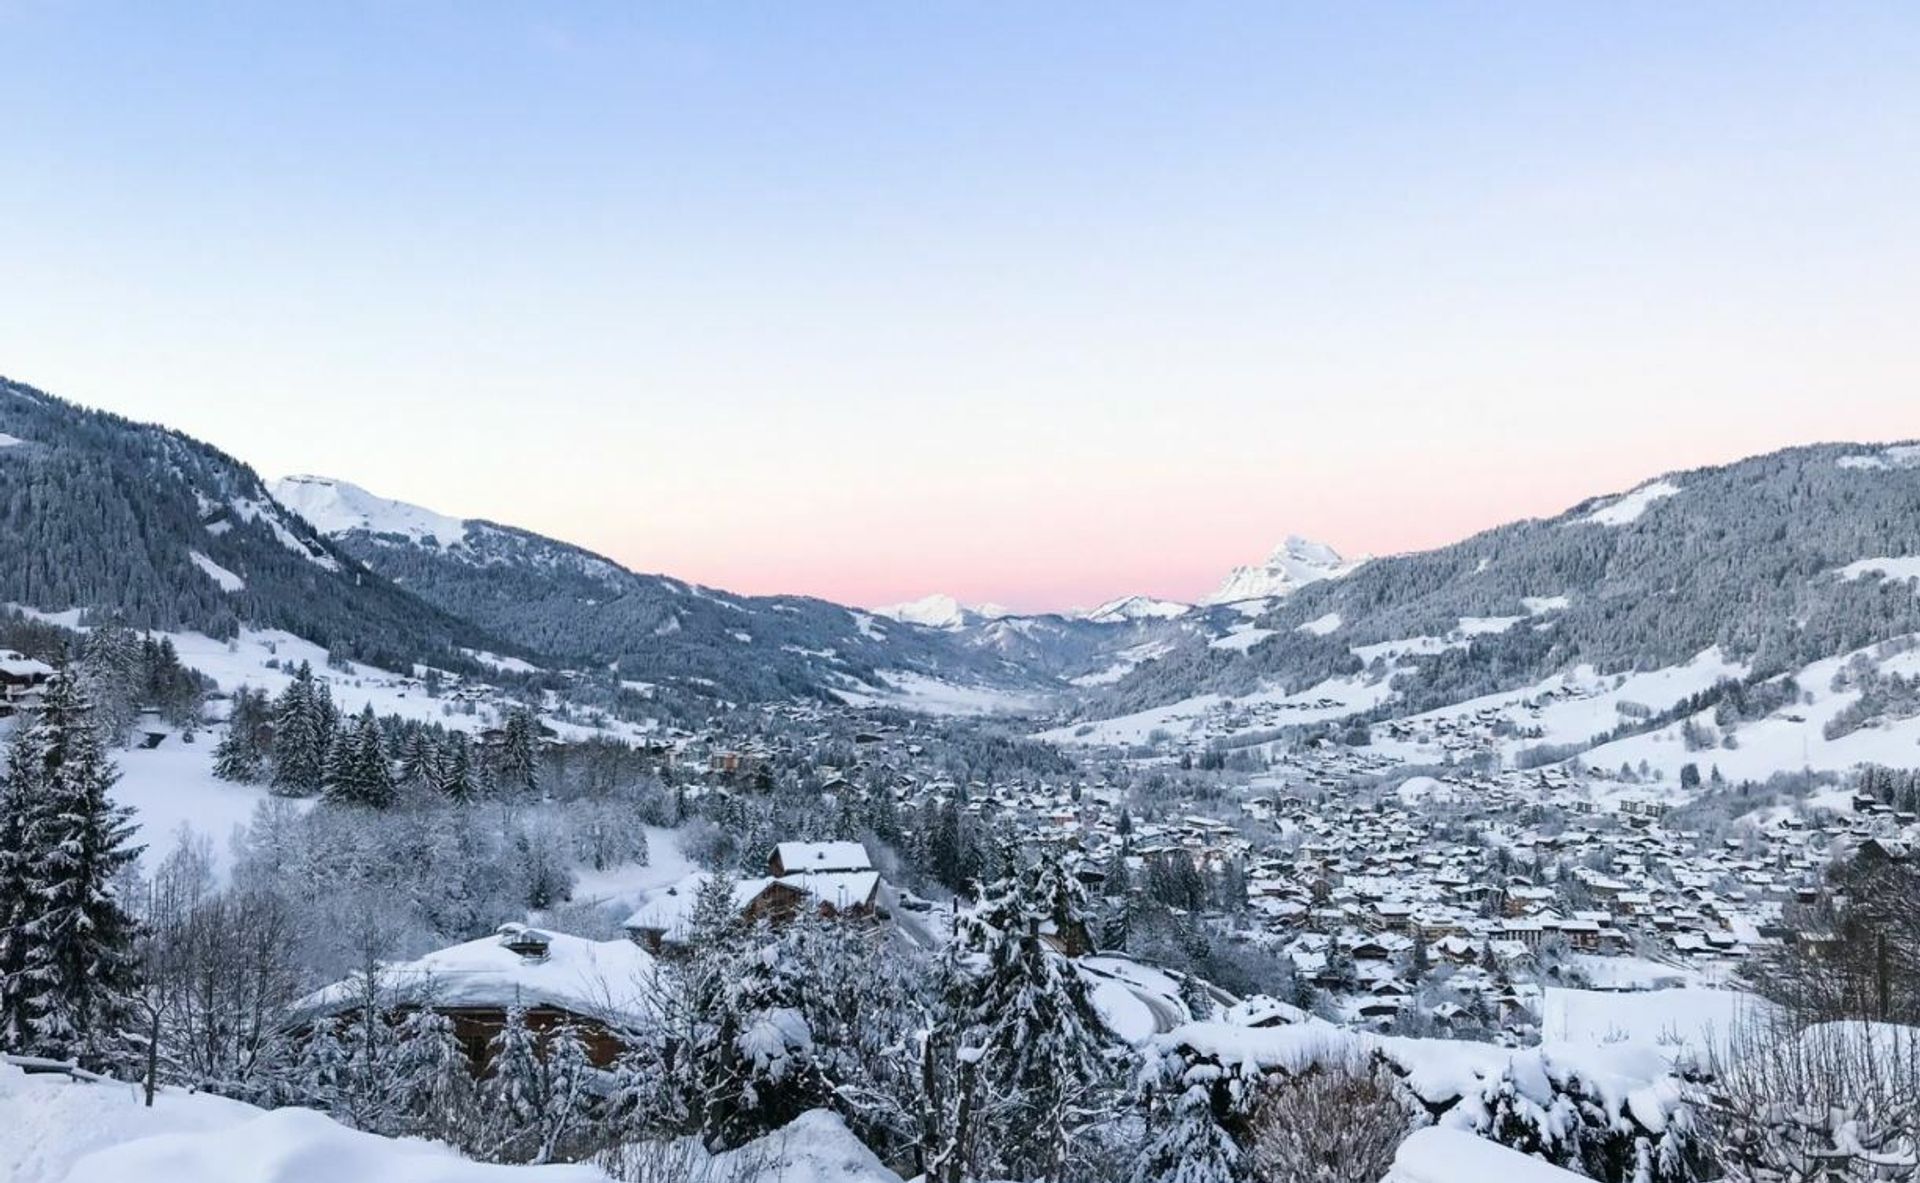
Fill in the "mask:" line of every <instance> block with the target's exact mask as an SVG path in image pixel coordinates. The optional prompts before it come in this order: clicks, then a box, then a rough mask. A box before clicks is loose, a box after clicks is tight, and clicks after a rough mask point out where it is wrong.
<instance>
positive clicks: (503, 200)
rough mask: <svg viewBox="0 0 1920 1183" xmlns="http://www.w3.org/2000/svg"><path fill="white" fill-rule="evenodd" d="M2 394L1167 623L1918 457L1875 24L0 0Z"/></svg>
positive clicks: (1896, 22) (1918, 45)
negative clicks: (1272, 594) (1323, 580)
mask: <svg viewBox="0 0 1920 1183" xmlns="http://www.w3.org/2000/svg"><path fill="white" fill-rule="evenodd" d="M0 47H4V50H5V60H6V63H7V64H6V68H5V69H4V70H0V161H4V162H5V165H4V168H3V169H0V374H5V375H6V376H8V377H10V378H13V379H16V380H20V381H25V382H29V383H32V384H33V385H36V386H39V387H41V388H42V389H45V390H48V391H51V392H53V393H55V394H59V395H62V396H64V397H68V398H71V399H74V400H76V401H79V402H83V403H87V404H90V405H95V406H100V407H105V408H108V409H111V410H114V411H118V412H121V413H123V414H127V415H131V416H134V417H136V418H141V419H149V420H155V421H159V422H164V423H166V424H168V425H170V426H174V427H177V428H180V429H181V430H184V431H187V432H189V433H190V434H193V435H195V436H198V437H200V438H203V439H206V440H208V441H210V442H212V443H215V444H217V445H219V446H220V447H222V448H224V449H226V450H227V451H229V452H231V453H233V454H235V455H237V456H240V457H241V458H243V459H245V460H247V461H248V462H249V463H251V464H252V465H253V466H254V467H255V468H257V469H258V470H259V471H260V472H261V473H262V474H263V475H266V476H269V477H271V476H277V475H282V474H288V473H305V472H312V473H321V474H325V475H330V476H337V477H342V478H345V479H347V480H351V481H354V482H355V483H358V484H360V485H363V486H365V487H367V488H369V489H371V490H373V491H374V492H377V493H379V494H381V495H383V496H389V497H396V498H400V499H402V500H406V501H411V502H415V503H419V504H422V505H426V506H430V507H432V508H435V509H438V510H442V511H444V512H449V513H455V514H460V515H463V516H475V517H487V518H491V519H494V520H498V521H504V522H508V523H511V524H515V525H520V526H525V527H527V528H530V529H534V530H538V531H541V532H543V533H548V534H552V535H555V536H558V537H561V538H565V539H567V540H569V541H573V542H577V543H580V544H582V545H585V546H589V547H591V548H593V549H595V550H599V551H601V552H603V553H606V554H608V555H611V556H613V557H615V558H617V559H619V560H621V561H623V562H625V563H627V564H628V565H630V566H632V567H635V568H636V569H640V570H647V571H664V572H669V573H672V574H675V575H677V576H680V577H682V578H687V579H694V580H698V581H700V582H703V583H707V584H711V585H714V586H719V587H725V588H729V589H733V590H737V591H742V592H776V591H778V592H805V593H811V594H817V595H823V596H827V597H829V598H832V599H836V600H839V601H842V602H847V603H854V604H877V603H884V602H888V601H893V600H901V599H908V598H912V597H916V596H919V595H922V594H925V593H928V592H932V591H942V592H947V593H950V594H954V595H956V596H959V597H960V598H962V599H965V600H974V601H995V602H999V603H1002V604H1007V605H1011V606H1013V607H1017V608H1029V609H1044V608H1060V607H1065V606H1070V605H1084V604H1092V603H1097V602H1100V601H1102V600H1105V599H1108V598H1111V597H1113V596H1117V595H1120V594H1123V593H1133V592H1139V593H1146V594H1154V595H1164V596H1173V597H1183V598H1191V597H1195V596H1198V595H1200V594H1203V593H1204V592H1205V591H1207V590H1209V589H1210V588H1211V587H1212V586H1213V585H1214V584H1216V583H1217V582H1218V581H1219V580H1220V578H1221V577H1222V576H1223V575H1224V573H1225V571H1226V569H1227V568H1228V567H1230V566H1232V565H1235V564H1240V563H1249V562H1254V561H1256V560H1258V559H1259V558H1261V557H1262V556H1263V555H1264V554H1265V553H1266V552H1267V551H1269V550H1270V549H1271V548H1272V547H1273V546H1274V545H1275V544H1276V543H1278V542H1279V541H1280V539H1281V538H1282V537H1284V536H1285V535H1287V534H1289V533H1297V534H1303V535H1307V536H1310V537H1313V538H1317V539H1321V540H1324V541H1326V542H1328V543H1331V544H1332V545H1334V546H1336V547H1338V548H1339V549H1341V550H1342V551H1344V552H1347V553H1349V554H1357V553H1374V554H1382V553H1390V552H1395V551H1402V550H1409V549H1417V548H1423V547H1430V546H1435V545H1440V544H1443V543H1446V542H1449V541H1452V540H1454V539H1457V538H1460V537H1463V536H1465V535H1467V534H1470V533H1472V532H1474V531H1476V530H1478V529H1482V528H1485V527H1488V526H1491V525H1494V524H1497V523H1499V522H1502V521H1506V520H1510V519H1512V518H1516V517H1521V516H1529V515H1541V514H1550V513H1555V512H1558V511H1559V510H1561V509H1564V508H1566V507H1568V506H1569V505H1572V504H1573V503H1575V502H1577V501H1579V500H1581V499H1583V498H1585V497H1587V496H1590V495H1593V494H1598V493H1604V492H1610V491H1618V490H1622V489H1625V488H1629V487H1631V486H1632V485H1634V484H1636V483H1638V482H1640V481H1642V480H1644V479H1646V478H1647V477H1650V476H1652V475H1655V474H1657V473H1661V472H1664V471H1668V470H1672V469H1677V468H1685V467H1690V466H1695V465H1700V464H1707V463H1715V462H1721V461H1726V460H1731V459H1735V458H1737V457H1740V456H1742V455H1748V454H1752V453H1755V452H1761V451H1766V450H1770V449H1773V448H1777V447H1781V446H1786V445H1790V444H1795V443H1806V442H1811V441H1816V440H1836V439H1858V440H1885V439H1896V438H1911V437H1916V436H1920V391H1916V389H1915V386H1916V383H1915V378H1916V375H1920V330H1917V329H1916V327H1915V326H1916V324H1920V6H1915V5H1912V4H1905V3H1902V4H1884V5H1853V4H1846V3H1822V4H1804V5H1786V4H1773V3H1765V2H1758V0H1742V2H1739V3H1710V2H1699V3H1688V4H1684V5H1675V4H1669V3H1616V4H1581V5H1571V4H1558V3H1549V2H1538V3H1534V2H1529V3H1510V4H1502V3H1484V2H1475V3H1466V4H1444V3H1436V4H1422V5H1395V4H1376V3H1355V4H1288V3H1274V2H1271V0H1262V2H1259V3H1246V4H1224V3H1205V2H1201V3H1193V4H1179V5H1167V4H1134V3H1126V2H1116V0H1101V2H1099V3H1069V2H1061V3H1049V4H1041V5H1035V4H1028V3H993V2H981V0H967V2H964V3H962V2H954V3H942V2H938V0H915V2H913V3H906V4H902V3H898V2H897V0H875V2H873V3H837V2H832V0H823V2H822V3H810V4H794V3H791V2H790V0H779V2H771V3H764V4H756V3H744V2H743V3H727V4H641V3H633V2H631V0H627V2H622V3H604V4H592V3H564V2H558V3H550V4H542V5H525V4H510V3H489V2H486V0H456V2H444V3H443V2H437V0H388V2H382V3H356V2H354V0H329V2H328V3H324V4H323V3H313V4H293V3H280V4H233V3H224V2H223V3H219V4H199V3H195V2H193V0H170V2H169V3H166V4H153V3H119V4H113V3H90V2H88V0H0Z"/></svg>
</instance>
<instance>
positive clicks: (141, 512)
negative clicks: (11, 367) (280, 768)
mask: <svg viewBox="0 0 1920 1183" xmlns="http://www.w3.org/2000/svg"><path fill="white" fill-rule="evenodd" d="M0 435H3V436H4V437H6V438H7V439H9V440H12V441H14V442H12V443H10V444H8V445H6V446H4V447H0V505H4V506H5V507H6V510H5V513H4V515H0V518H3V521H0V603H15V604H20V605H24V606H26V607H31V608H35V609H41V610H45V611H53V612H59V611H66V610H71V609H80V610H82V611H83V612H84V611H95V612H107V613H111V614H113V615H116V616H118V617H119V618H120V619H122V620H124V621H125V622H126V623H127V624H129V625H132V626H134V627H136V628H156V629H171V630H189V631H194V632H200V633H205V634H207V635H209V636H212V637H216V638H228V637H231V636H233V635H234V634H235V632H236V631H237V630H238V629H239V627H240V626H241V625H242V624H247V625H253V626H256V627H260V628H271V629H283V630H285V631H287V632H290V633H294V634H297V635H299V636H302V637H306V638H309V639H311V640H314V641H317V642H319V643H320V644H322V645H324V646H325V647H326V648H328V649H329V650H330V651H332V652H334V653H336V654H338V655H339V656H341V657H350V658H357V659H361V660H365V661H368V662H370V663H372V664H375V665H380V666H383V667H385V668H390V669H406V668H409V666H410V664H411V663H413V662H426V663H429V664H433V665H437V666H440V667H441V668H443V669H455V670H460V669H467V668H474V669H477V667H473V666H472V662H471V660H470V659H468V658H466V657H465V656H463V654H464V653H465V652H466V651H469V650H486V651H491V652H495V653H500V654H506V655H517V654H519V652H520V651H519V650H518V648H517V647H516V646H514V645H512V644H511V643H509V642H506V641H504V640H502V639H500V638H498V637H496V636H494V635H492V634H490V633H487V632H486V631H485V630H483V629H481V628H478V627H476V626H474V625H473V624H472V623H471V622H469V621H466V620H463V619H460V618H457V617H455V616H453V615H450V614H448V613H447V612H445V611H443V610H441V609H439V608H435V607H433V606H431V605H429V604H427V603H424V602H423V601H421V600H419V599H418V598H417V597H415V596H413V595H412V594H410V593H408V592H406V591H404V590H402V589H400V588H397V587H395V586H394V585H393V584H391V583H390V582H388V581H387V580H385V579H382V578H380V577H378V576H377V575H375V574H374V573H372V572H370V571H368V570H367V569H366V568H364V567H362V566H361V565H360V564H359V563H358V562H356V561H354V560H353V559H352V558H351V557H350V556H349V555H347V554H346V553H345V552H344V551H342V550H341V549H340V548H338V547H336V546H335V545H334V544H333V543H332V542H331V541H329V540H328V539H327V538H326V537H325V536H324V535H323V534H321V533H319V532H317V531H316V530H315V529H314V528H313V527H311V526H310V525H308V523H307V522H306V520H305V519H303V518H302V517H300V516H299V515H297V514H294V513H292V512H289V511H288V510H287V509H286V508H284V507H283V506H282V505H281V504H280V503H279V502H278V501H276V500H275V499H274V497H273V496H272V494H271V493H270V492H269V491H268V489H267V487H266V486H265V484H264V483H262V481H261V480H260V478H259V476H258V475H257V474H255V473H254V471H253V470H252V469H251V468H248V467H247V466H246V465H245V464H244V463H242V462H240V461H239V460H236V459H234V458H233V457H231V456H229V455H227V454H226V453H224V452H222V451H220V450H219V449H217V448H214V447H211V446H209V445H207V444H204V443H202V442H200V441H199V440H195V439H192V438H190V437H188V436H186V435H183V434H181V433H180V432H177V431H172V430H169V429H167V428H165V427H159V426H156V425H153V424H146V423H135V422H133V421H131V420H128V419H123V418H121V417H120V416H118V415H109V414H106V413H104V412H100V411H93V410H88V409H87V408H84V407H79V406H75V405H74V404H72V403H69V402H65V401H63V400H61V399H59V398H56V397H54V396H53V395H51V394H48V393H46V392H45V391H41V390H36V389H34V388H33V387H30V386H26V385H23V384H20V383H15V382H9V381H6V380H5V379H0Z"/></svg>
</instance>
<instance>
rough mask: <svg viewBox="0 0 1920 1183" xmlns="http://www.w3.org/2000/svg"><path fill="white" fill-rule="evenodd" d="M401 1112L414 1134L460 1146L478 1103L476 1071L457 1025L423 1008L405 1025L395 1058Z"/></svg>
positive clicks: (414, 1013)
mask: <svg viewBox="0 0 1920 1183" xmlns="http://www.w3.org/2000/svg"><path fill="white" fill-rule="evenodd" d="M394 1073H395V1076H396V1077H397V1078H398V1079H397V1091H398V1094H399V1099H400V1104H401V1107H402V1111H403V1112H404V1113H405V1114H406V1115H407V1117H408V1119H409V1122H410V1123H411V1125H412V1128H413V1130H414V1132H415V1133H418V1134H420V1135H422V1136H424V1137H428V1138H438V1139H441V1140H443V1141H447V1142H453V1143H456V1144H458V1143H460V1142H462V1141H464V1139H465V1137H466V1133H467V1131H466V1129H465V1124H466V1117H467V1113H468V1109H469V1108H470V1106H471V1105H472V1103H473V1097H474V1087H473V1070H472V1068H471V1066H470V1065H469V1064H468V1062H467V1054H466V1049H465V1048H464V1047H462V1046H461V1043H460V1038H459V1036H458V1035H457V1034H456V1033H455V1031H454V1026H453V1020H452V1019H450V1018H448V1017H447V1016H446V1015H444V1014H441V1013H440V1012H439V1011H436V1010H434V1009H432V1008H431V1007H424V1006H423V1007H421V1008H419V1009H418V1010H415V1011H413V1012H412V1013H411V1014H409V1015H407V1017H406V1018H405V1019H404V1020H402V1022H401V1024H400V1032H399V1044H398V1047H397V1048H396V1049H395V1054H394Z"/></svg>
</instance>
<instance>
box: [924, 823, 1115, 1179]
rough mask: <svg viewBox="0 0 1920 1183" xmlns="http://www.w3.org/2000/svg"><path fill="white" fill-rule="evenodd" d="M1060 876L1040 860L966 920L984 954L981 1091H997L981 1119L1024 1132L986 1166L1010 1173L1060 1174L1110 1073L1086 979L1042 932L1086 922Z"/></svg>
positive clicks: (976, 1006)
mask: <svg viewBox="0 0 1920 1183" xmlns="http://www.w3.org/2000/svg"><path fill="white" fill-rule="evenodd" d="M1062 878H1063V877H1062V876H1061V875H1060V874H1059V873H1058V872H1057V871H1055V870H1049V869H1047V868H1046V867H1045V866H1044V860H1043V865H1042V867H1041V868H1038V869H1036V872H1035V874H1034V876H1033V878H1032V879H1031V880H1030V881H1029V882H1027V883H1025V884H1022V883H1020V882H1019V881H1017V880H1002V881H1001V882H999V883H998V884H996V885H995V886H994V888H993V889H992V890H991V891H989V892H988V893H987V894H986V896H985V898H983V899H982V901H981V903H980V905H979V906H978V907H977V908H976V909H974V911H973V912H972V913H971V914H970V915H969V916H968V917H966V918H965V919H964V921H963V925H962V927H963V931H964V933H965V939H966V940H968V942H969V943H970V944H973V945H974V946H975V947H977V948H982V947H983V948H984V949H985V951H986V953H987V966H986V969H985V971H984V972H983V974H982V975H981V977H980V979H979V981H978V983H977V985H976V989H975V994H974V997H973V1000H972V1014H971V1019H972V1023H973V1025H975V1026H977V1027H978V1029H979V1030H980V1032H981V1036H980V1049H981V1056H980V1065H979V1083H980V1087H981V1091H982V1094H983V1095H984V1096H987V1097H991V1098H993V1099H994V1111H993V1112H992V1113H990V1114H989V1113H983V1114H982V1116H983V1118H985V1119H986V1120H985V1123H984V1124H985V1125H986V1126H987V1127H988V1128H992V1129H995V1130H1001V1131H1008V1132H1012V1131H1018V1136H1017V1137H1015V1138H1008V1139H1006V1140H1005V1141H1004V1142H1002V1143H1001V1144H1000V1145H998V1146H997V1147H996V1148H995V1149H996V1150H997V1154H996V1155H995V1156H994V1157H993V1161H990V1162H988V1163H986V1164H983V1165H984V1166H985V1167H986V1169H988V1170H991V1171H994V1172H996V1173H997V1174H999V1175H1003V1176H1005V1177H1017V1178H1033V1177H1041V1178H1045V1179H1049V1180H1055V1179H1058V1178H1060V1176H1061V1174H1062V1172H1063V1171H1064V1170H1065V1168H1066V1165H1067V1159H1068V1156H1069V1154H1070V1152H1071V1148H1072V1147H1071V1144H1072V1142H1073V1139H1074V1138H1075V1137H1076V1136H1077V1134H1078V1132H1079V1129H1078V1127H1079V1124H1080V1122H1081V1119H1082V1118H1083V1117H1084V1116H1085V1115H1086V1113H1088V1112H1089V1111H1093V1110H1098V1109H1099V1108H1101V1101H1102V1099H1103V1098H1102V1094H1103V1093H1105V1092H1106V1090H1107V1089H1108V1088H1109V1087H1110V1085H1111V1081H1112V1075H1113V1074H1112V1071H1111V1068H1110V1066H1109V1065H1108V1063H1107V1061H1106V1050H1107V1045H1106V1039H1105V1036H1104V1028H1103V1026H1102V1024H1101V1021H1100V1018H1099V1016H1098V1014H1097V1013H1096V1012H1095V1011H1094V1009H1093V1003H1092V1001H1091V999H1090V998H1089V996H1088V992H1087V987H1086V983H1085V982H1084V981H1083V980H1082V979H1081V977H1080V974H1079V972H1078V971H1077V970H1076V969H1075V968H1074V967H1073V965H1072V963H1071V962H1069V961H1068V960H1066V959H1065V958H1064V957H1061V956H1059V955H1058V954H1056V953H1055V952H1054V951H1053V950H1052V949H1051V948H1049V947H1048V944H1047V942H1046V940H1044V939H1043V937H1042V929H1043V926H1051V925H1056V924H1058V923H1059V922H1060V920H1061V919H1062V918H1064V919H1065V920H1066V921H1067V922H1068V923H1069V924H1071V925H1078V924H1080V923H1081V919H1080V917H1079V915H1078V914H1077V913H1075V912H1073V911H1071V910H1068V911H1067V912H1066V913H1065V914H1064V917H1063V916H1062V915H1060V914H1058V912H1057V909H1058V908H1059V906H1060V904H1059V902H1060V900H1061V898H1062V895H1063V894H1065V895H1066V896H1068V897H1069V898H1070V897H1071V892H1070V891H1067V890H1066V889H1064V888H1063V887H1062V885H1061V879H1062ZM1042 888H1044V894H1042V891H1041V889H1042ZM977 1165H982V1164H977Z"/></svg>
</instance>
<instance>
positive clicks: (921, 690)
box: [834, 670, 1043, 715]
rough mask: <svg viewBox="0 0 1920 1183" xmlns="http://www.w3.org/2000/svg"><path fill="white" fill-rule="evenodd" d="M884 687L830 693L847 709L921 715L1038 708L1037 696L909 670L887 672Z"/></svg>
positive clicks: (1008, 711) (1017, 710)
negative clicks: (873, 708)
mask: <svg viewBox="0 0 1920 1183" xmlns="http://www.w3.org/2000/svg"><path fill="white" fill-rule="evenodd" d="M881 676H882V677H884V678H885V679H886V681H887V686H886V687H885V688H878V687H875V688H870V689H866V690H854V689H839V690H835V691H834V694H836V695H838V696H839V698H840V700H841V701H842V702H844V703H846V704H847V705H848V706H856V707H871V706H886V707H895V708H898V709H900V710H903V711H915V712H918V713H920V714H923V715H1006V714H1020V713H1023V712H1026V711H1032V710H1035V709H1038V708H1039V707H1040V706H1041V705H1042V702H1043V700H1042V699H1041V698H1040V697H1039V696H1038V695H1032V694H1020V693H1017V692H1014V691H1009V690H1002V689H996V688H994V687H990V686H965V685H961V684H960V683H957V682H944V681H941V680H940V679H938V678H933V677H928V676H927V675H925V674H919V673H914V672H912V671H910V670H887V671H885V672H884V673H883V674H882V675H881Z"/></svg>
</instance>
